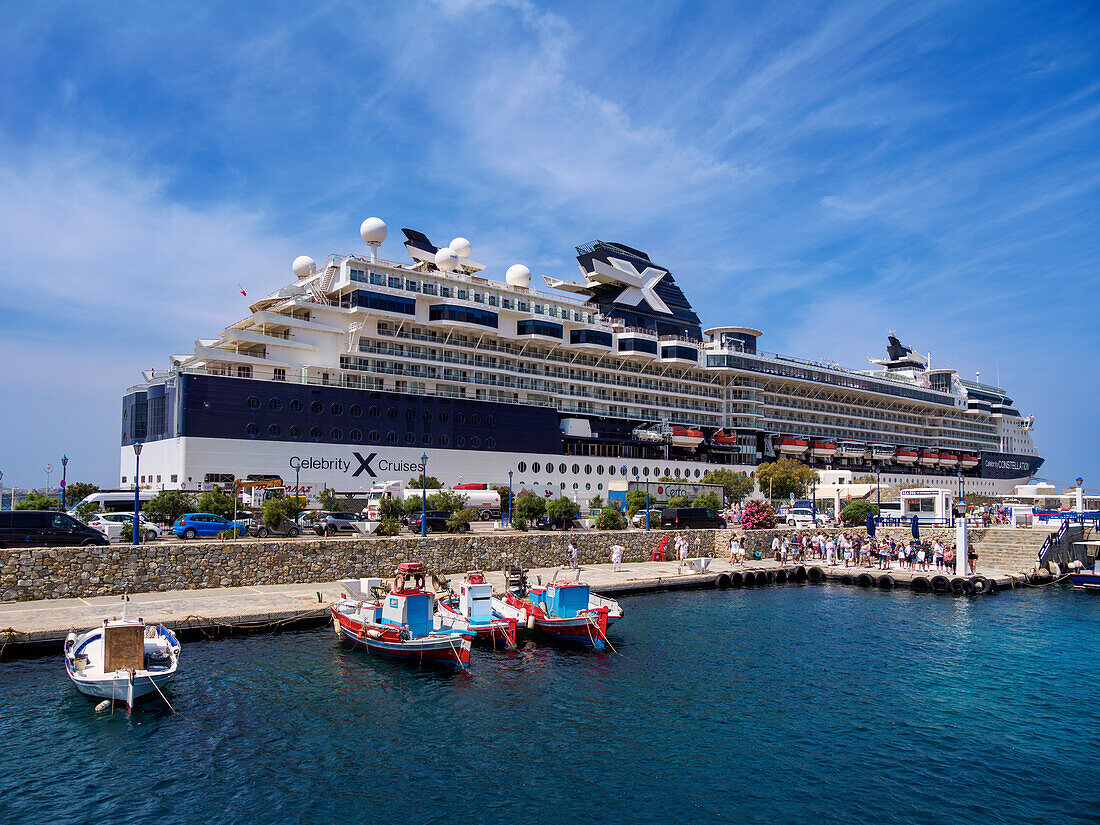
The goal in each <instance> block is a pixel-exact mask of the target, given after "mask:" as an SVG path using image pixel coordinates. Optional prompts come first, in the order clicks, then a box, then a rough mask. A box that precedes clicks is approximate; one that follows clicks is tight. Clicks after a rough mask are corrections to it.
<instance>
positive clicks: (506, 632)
mask: <svg viewBox="0 0 1100 825" xmlns="http://www.w3.org/2000/svg"><path fill="white" fill-rule="evenodd" d="M436 623H437V624H438V625H439V626H440V627H443V628H449V629H451V630H463V631H469V632H471V633H473V634H474V640H475V641H487V642H492V643H493V645H496V644H503V645H505V646H506V647H509V648H514V647H515V646H516V626H517V620H516V619H505V618H499V617H497V616H495V615H494V614H493V586H492V585H491V584H489V583H488V582H486V581H485V576H484V575H483V574H482V573H481V571H479V570H471V571H470V572H469V573H467V574H466V578H465V579H464V580H463V582H462V584H460V585H459V587H458V593H453V592H450V593H446V594H444V595H442V596H440V597H439V598H438V600H437V601H436Z"/></svg>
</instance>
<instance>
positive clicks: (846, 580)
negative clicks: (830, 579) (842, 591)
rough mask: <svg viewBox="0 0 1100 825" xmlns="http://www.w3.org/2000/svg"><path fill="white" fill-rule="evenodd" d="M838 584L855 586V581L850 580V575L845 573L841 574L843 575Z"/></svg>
mask: <svg viewBox="0 0 1100 825" xmlns="http://www.w3.org/2000/svg"><path fill="white" fill-rule="evenodd" d="M840 583H841V584H855V583H856V580H855V579H853V578H852V577H851V576H850V575H848V574H847V573H845V574H843V575H842V576H841V577H840Z"/></svg>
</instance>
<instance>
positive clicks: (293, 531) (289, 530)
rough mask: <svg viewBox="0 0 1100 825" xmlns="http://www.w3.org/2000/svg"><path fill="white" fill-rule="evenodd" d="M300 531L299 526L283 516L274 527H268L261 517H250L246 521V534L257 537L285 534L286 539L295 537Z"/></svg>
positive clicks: (264, 537) (263, 537)
mask: <svg viewBox="0 0 1100 825" xmlns="http://www.w3.org/2000/svg"><path fill="white" fill-rule="evenodd" d="M300 532H301V528H300V527H299V526H298V525H297V524H295V523H294V522H293V521H292V520H291V519H288V518H284V519H283V520H282V521H280V522H279V523H278V524H277V525H276V526H274V527H268V526H267V525H266V524H264V521H263V519H262V518H257V519H251V520H250V521H249V522H248V535H250V536H252V537H254V538H258V539H266V538H267V537H268V536H286V537H287V538H288V539H293V538H297V537H298V534H299V533H300Z"/></svg>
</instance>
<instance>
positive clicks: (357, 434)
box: [348, 430, 363, 444]
mask: <svg viewBox="0 0 1100 825" xmlns="http://www.w3.org/2000/svg"><path fill="white" fill-rule="evenodd" d="M348 439H349V440H350V441H351V443H352V444H358V443H359V442H360V441H362V440H363V431H362V430H352V431H351V432H350V433H348Z"/></svg>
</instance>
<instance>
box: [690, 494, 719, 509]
mask: <svg viewBox="0 0 1100 825" xmlns="http://www.w3.org/2000/svg"><path fill="white" fill-rule="evenodd" d="M691 506H692V507H706V508H707V509H708V510H713V511H714V512H716V513H718V512H720V511H721V510H722V502H720V501H719V500H718V493H715V492H713V491H712V492H709V493H700V494H699V495H697V496H696V497H695V499H694V500H693V501H692V502H691Z"/></svg>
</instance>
